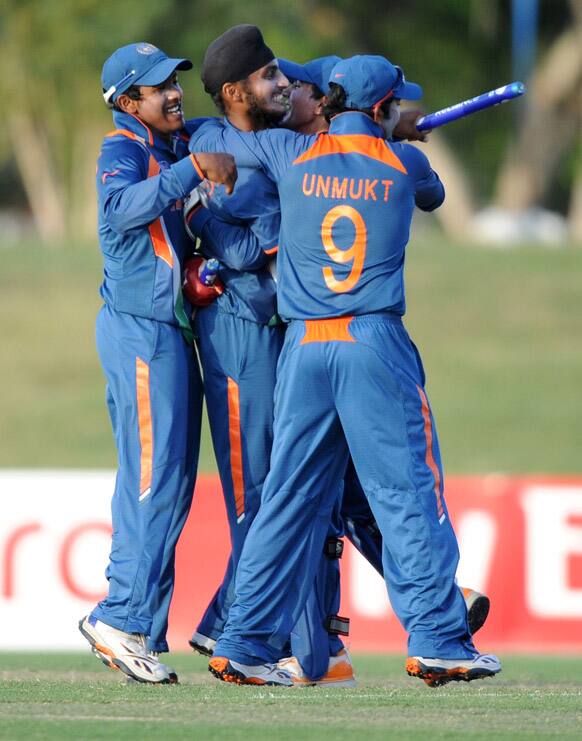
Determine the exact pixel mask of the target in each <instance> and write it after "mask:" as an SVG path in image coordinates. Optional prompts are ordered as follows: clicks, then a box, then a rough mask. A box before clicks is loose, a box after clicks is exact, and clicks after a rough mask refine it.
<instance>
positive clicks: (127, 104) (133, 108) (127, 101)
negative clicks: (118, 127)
mask: <svg viewBox="0 0 582 741" xmlns="http://www.w3.org/2000/svg"><path fill="white" fill-rule="evenodd" d="M115 102H116V104H117V107H118V108H119V109H120V110H122V111H123V112H124V113H137V111H138V108H137V100H134V99H133V98H130V97H129V95H126V94H125V93H121V95H120V96H119V97H118V98H117V100H116V101H115Z"/></svg>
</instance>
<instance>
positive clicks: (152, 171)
mask: <svg viewBox="0 0 582 741" xmlns="http://www.w3.org/2000/svg"><path fill="white" fill-rule="evenodd" d="M159 173H160V166H159V165H158V163H157V162H156V160H155V159H154V157H152V155H151V154H150V161H149V164H148V178H151V177H154V175H159ZM148 232H149V233H150V239H151V240H152V245H153V248H154V253H155V255H156V257H159V258H160V260H163V261H164V262H165V263H166V264H167V265H168V266H169V267H172V266H173V264H174V256H173V254H172V248H171V247H170V245H169V244H168V240H167V239H166V234H165V232H164V227H163V225H162V219H161V218H159V219H156V220H155V221H152V223H151V224H150V225H149V226H148Z"/></svg>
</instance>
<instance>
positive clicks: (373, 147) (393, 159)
mask: <svg viewBox="0 0 582 741" xmlns="http://www.w3.org/2000/svg"><path fill="white" fill-rule="evenodd" d="M329 154H362V155H364V157H370V158H371V159H374V160H378V161H380V162H383V163H384V164H385V165H388V166H389V167H393V168H394V169H396V170H399V171H400V172H403V173H404V174H405V175H407V174H408V173H407V170H406V168H405V167H404V165H403V164H402V162H401V161H400V160H399V159H398V157H397V156H396V155H395V154H394V152H393V151H392V150H391V149H390V147H389V146H388V145H387V144H386V142H385V141H384V140H383V139H379V138H378V137H375V136H366V135H365V134H337V135H334V134H322V135H321V136H318V137H317V139H316V141H315V143H314V145H313V146H312V147H310V148H309V149H308V150H307V151H306V152H304V153H303V154H302V155H301V156H300V157H297V159H296V160H295V161H294V162H293V164H294V165H299V164H301V163H302V162H307V161H309V160H313V159H317V158H318V157H325V156H327V155H329Z"/></svg>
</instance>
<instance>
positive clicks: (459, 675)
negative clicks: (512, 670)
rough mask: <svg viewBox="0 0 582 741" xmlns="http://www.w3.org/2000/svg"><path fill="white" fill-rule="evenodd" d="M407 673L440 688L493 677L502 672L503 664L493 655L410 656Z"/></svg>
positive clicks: (430, 685) (407, 661)
mask: <svg viewBox="0 0 582 741" xmlns="http://www.w3.org/2000/svg"><path fill="white" fill-rule="evenodd" d="M406 671H407V672H408V674H409V675H410V676H411V677H418V678H419V679H424V681H425V682H426V684H428V686H429V687H440V686H441V685H443V684H448V682H471V681H472V680H473V679H484V678H485V677H493V676H495V674H498V673H499V672H500V671H501V664H500V663H499V659H498V658H497V656H493V654H477V655H476V656H475V657H474V658H472V659H426V658H424V657H423V656H409V657H408V659H407V660H406Z"/></svg>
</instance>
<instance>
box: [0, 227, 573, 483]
mask: <svg viewBox="0 0 582 741" xmlns="http://www.w3.org/2000/svg"><path fill="white" fill-rule="evenodd" d="M0 259H1V261H2V268H1V269H0V336H1V338H2V341H1V343H0V377H1V378H2V383H1V384H0V409H2V414H1V415H0V438H1V439H2V441H3V444H2V446H0V467H41V466H49V467H59V466H65V467H113V466H114V465H115V453H114V448H113V443H112V439H111V434H110V429H109V422H108V419H107V416H106V411H105V404H104V383H103V378H102V375H101V371H100V369H99V365H98V362H97V357H96V353H95V349H94V339H93V325H94V318H95V314H96V312H97V310H98V307H99V303H100V301H99V296H98V292H97V291H98V286H99V282H100V271H101V266H100V258H99V254H98V250H97V248H96V247H95V246H91V245H75V246H72V245H69V246H67V247H64V248H62V249H50V248H43V249H41V248H38V247H36V246H34V245H32V244H27V245H19V246H9V245H4V246H3V247H2V246H1V244H0ZM580 275H582V250H580V249H576V248H575V247H573V246H566V247H564V248H562V249H553V250H550V249H543V248H539V247H538V248H534V247H530V248H526V247H522V248H519V249H515V250H503V251H500V250H495V249H486V248H476V247H467V246H460V245H451V244H446V243H445V242H443V241H442V240H440V239H438V238H435V239H429V238H428V237H424V238H421V237H420V236H419V237H418V238H414V237H413V240H412V243H411V246H410V248H409V257H408V268H407V281H408V305H409V312H408V318H407V325H408V327H409V330H410V332H411V334H412V336H413V337H414V339H415V340H416V342H417V344H418V345H419V347H420V349H421V352H422V355H423V359H424V362H425V366H426V370H427V376H428V384H427V388H428V392H429V395H430V398H431V401H432V404H433V408H434V411H435V416H436V419H437V425H438V428H439V433H440V437H441V446H442V448H443V453H444V461H445V467H446V469H447V470H448V471H449V472H450V473H488V472H493V471H505V472H510V473H520V472H525V473H531V472H537V473H540V472H541V473H544V472H548V473H554V474H556V473H577V472H580V451H579V441H580V440H581V439H582V417H581V416H580V414H579V405H578V404H577V403H576V400H577V399H579V394H580V379H581V378H582V344H581V343H580V338H581V337H582V291H581V290H580ZM201 468H202V469H203V470H213V469H214V461H213V458H212V453H211V448H210V444H209V439H208V435H207V434H205V436H204V440H203V450H202V460H201Z"/></svg>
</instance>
